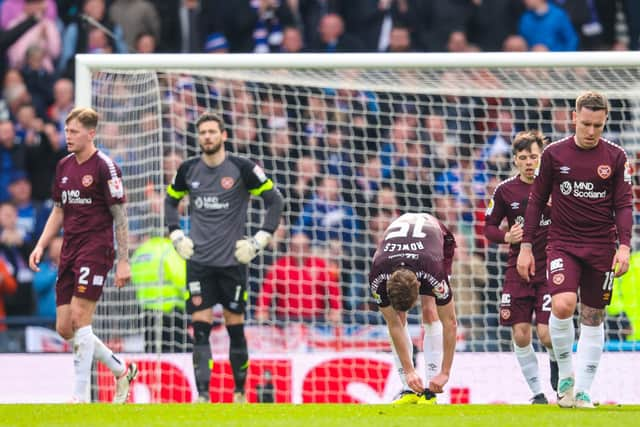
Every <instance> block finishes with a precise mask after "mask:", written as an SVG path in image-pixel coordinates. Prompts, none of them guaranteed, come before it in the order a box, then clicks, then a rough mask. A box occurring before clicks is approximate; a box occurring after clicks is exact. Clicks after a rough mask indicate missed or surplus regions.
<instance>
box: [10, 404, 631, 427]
mask: <svg viewBox="0 0 640 427" xmlns="http://www.w3.org/2000/svg"><path fill="white" fill-rule="evenodd" d="M639 417H640V406H635V405H633V406H632V405H604V406H600V407H598V408H596V409H592V410H587V409H560V408H558V407H556V406H553V405H548V406H540V405H535V406H533V405H439V406H422V405H420V406H418V405H345V404H343V405H328V404H305V405H284V404H275V405H274V404H247V405H234V404H212V405H205V404H197V405H195V404H194V405H188V404H156V405H124V406H115V405H110V404H93V405H0V425H1V426H3V427H9V426H11V427H14V426H15V427H22V426H24V427H36V426H65V427H73V426H78V427H90V426H100V427H103V426H122V427H125V426H126V427H129V426H131V427H147V426H148V427H155V426H189V427H193V426H198V425H208V426H216V427H221V426H238V427H251V426H270V427H271V426H274V427H289V426H304V427H325V426H326V427H343V426H345V427H374V426H385V427H395V426H397V427H410V426H428V427H435V426H446V427H458V426H478V427H485V426H487V427H502V426H517V427H520V426H537V427H542V426H561V427H570V426H576V427H589V426H598V427H602V426H615V427H622V426H635V425H638V422H639V421H638V419H639Z"/></svg>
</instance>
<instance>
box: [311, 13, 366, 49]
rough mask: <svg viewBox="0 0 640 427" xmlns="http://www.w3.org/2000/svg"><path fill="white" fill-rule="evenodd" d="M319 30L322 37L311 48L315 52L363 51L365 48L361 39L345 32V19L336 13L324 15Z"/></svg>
mask: <svg viewBox="0 0 640 427" xmlns="http://www.w3.org/2000/svg"><path fill="white" fill-rule="evenodd" d="M318 31H319V33H320V39H319V40H318V41H316V43H315V44H313V45H312V46H311V49H310V50H312V51H314V52H328V53H332V52H361V51H363V50H364V47H363V45H362V43H361V42H360V40H358V39H356V38H354V37H352V36H351V35H349V34H345V29H344V20H343V19H342V17H341V16H340V15H338V14H336V13H329V14H327V15H325V16H323V17H322V19H321V20H320V25H319V27H318Z"/></svg>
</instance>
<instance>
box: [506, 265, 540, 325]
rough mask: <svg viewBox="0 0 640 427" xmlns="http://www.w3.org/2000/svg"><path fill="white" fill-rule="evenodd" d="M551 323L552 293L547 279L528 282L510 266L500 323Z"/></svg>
mask: <svg viewBox="0 0 640 427" xmlns="http://www.w3.org/2000/svg"><path fill="white" fill-rule="evenodd" d="M534 313H535V315H536V316H535V319H536V323H539V324H543V325H547V324H549V315H550V314H551V295H550V294H549V288H548V286H547V282H546V280H542V281H536V282H531V283H527V282H525V281H523V280H522V279H521V278H520V276H519V275H518V272H517V271H516V269H515V268H508V269H507V272H506V274H505V281H504V285H503V288H502V297H501V300H500V324H501V325H503V326H512V325H515V324H516V323H532V319H533V317H532V316H533V314H534Z"/></svg>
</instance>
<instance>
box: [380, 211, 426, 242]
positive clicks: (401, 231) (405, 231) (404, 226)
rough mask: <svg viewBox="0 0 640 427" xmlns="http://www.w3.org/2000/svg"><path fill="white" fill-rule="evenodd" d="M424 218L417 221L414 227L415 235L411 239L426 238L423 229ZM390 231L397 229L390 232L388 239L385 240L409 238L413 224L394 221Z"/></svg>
mask: <svg viewBox="0 0 640 427" xmlns="http://www.w3.org/2000/svg"><path fill="white" fill-rule="evenodd" d="M424 221H425V220H424V217H421V216H420V217H418V218H417V219H416V223H415V224H414V225H413V233H412V234H411V237H415V238H417V239H421V238H423V237H426V236H427V234H426V233H425V232H423V231H422V227H423V226H424ZM389 228H390V229H394V228H397V230H395V231H391V232H389V234H387V237H385V238H384V240H389V239H393V238H395V237H407V236H408V235H409V229H410V228H411V224H409V223H408V222H404V221H394V222H393V224H391V225H390V227H389Z"/></svg>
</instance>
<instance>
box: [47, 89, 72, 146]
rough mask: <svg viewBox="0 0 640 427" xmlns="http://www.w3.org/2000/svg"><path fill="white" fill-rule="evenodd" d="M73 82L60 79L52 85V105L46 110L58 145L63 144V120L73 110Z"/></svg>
mask: <svg viewBox="0 0 640 427" xmlns="http://www.w3.org/2000/svg"><path fill="white" fill-rule="evenodd" d="M73 100H74V93H73V82H72V81H71V80H70V79H67V78H61V79H58V80H56V81H55V83H54V84H53V104H51V105H50V106H49V109H48V110H47V118H48V119H49V120H51V121H52V122H53V124H54V125H55V127H56V129H57V131H58V137H59V140H60V143H62V144H64V143H65V137H64V120H65V118H66V117H67V115H68V114H69V113H70V112H71V110H72V109H73Z"/></svg>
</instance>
